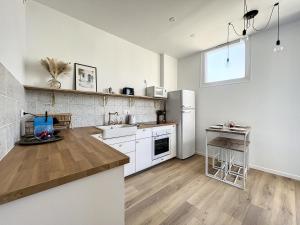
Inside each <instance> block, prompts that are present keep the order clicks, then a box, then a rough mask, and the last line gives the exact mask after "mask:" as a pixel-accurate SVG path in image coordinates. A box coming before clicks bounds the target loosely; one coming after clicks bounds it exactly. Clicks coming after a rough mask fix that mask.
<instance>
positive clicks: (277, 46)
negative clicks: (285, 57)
mask: <svg viewBox="0 0 300 225" xmlns="http://www.w3.org/2000/svg"><path fill="white" fill-rule="evenodd" d="M283 49H284V47H283V46H282V45H281V44H280V40H277V41H276V44H275V46H274V49H273V51H274V52H281V51H283Z"/></svg>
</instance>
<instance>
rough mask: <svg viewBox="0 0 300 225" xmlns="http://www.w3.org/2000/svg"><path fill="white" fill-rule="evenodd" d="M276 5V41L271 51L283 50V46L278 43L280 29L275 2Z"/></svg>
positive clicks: (277, 4)
mask: <svg viewBox="0 0 300 225" xmlns="http://www.w3.org/2000/svg"><path fill="white" fill-rule="evenodd" d="M275 5H276V6H278V7H277V41H276V43H275V46H274V49H273V51H274V52H281V51H283V49H284V47H283V46H282V45H281V43H280V39H279V31H280V25H279V24H280V23H279V3H276V4H275Z"/></svg>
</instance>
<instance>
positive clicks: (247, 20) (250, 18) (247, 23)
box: [227, 0, 284, 62]
mask: <svg viewBox="0 0 300 225" xmlns="http://www.w3.org/2000/svg"><path fill="white" fill-rule="evenodd" d="M276 7H277V41H276V43H275V47H274V52H280V51H282V50H283V49H284V48H283V46H282V45H281V42H280V39H279V30H280V29H279V28H280V23H279V17H280V12H279V2H276V3H275V4H274V5H273V7H272V11H271V14H270V16H269V19H268V21H267V23H266V25H265V26H264V27H263V28H260V29H259V28H257V27H255V17H256V16H257V15H258V13H259V11H258V10H257V9H253V10H250V11H248V6H247V0H244V8H243V11H244V15H243V22H244V28H243V31H242V32H241V33H239V32H237V30H236V29H235V26H234V25H233V23H231V22H230V23H228V27H227V44H229V28H230V27H231V28H232V29H233V31H234V33H235V34H236V35H237V36H238V37H240V38H241V39H242V40H245V41H247V40H248V38H249V37H248V30H249V29H250V27H252V29H253V31H255V32H257V31H263V30H267V29H268V28H269V25H270V22H271V19H272V16H273V12H274V9H275V8H276ZM227 62H229V48H228V54H227Z"/></svg>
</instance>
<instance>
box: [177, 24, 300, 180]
mask: <svg viewBox="0 0 300 225" xmlns="http://www.w3.org/2000/svg"><path fill="white" fill-rule="evenodd" d="M299 37H300V21H298V22H293V23H290V24H286V25H284V26H282V27H281V41H282V44H283V45H284V47H285V50H284V51H283V52H282V53H280V54H274V53H273V51H272V49H273V45H274V42H275V41H276V30H275V29H272V30H270V31H267V32H260V33H257V34H255V35H253V36H252V37H251V39H250V41H251V81H250V82H247V83H240V84H232V85H224V86H216V87H201V88H200V86H199V84H200V74H201V65H200V63H201V53H199V54H195V55H192V56H189V57H187V58H183V59H180V60H179V65H178V70H179V71H178V73H179V75H178V86H179V88H181V89H192V90H195V91H196V92H197V116H196V117H197V119H196V120H197V121H196V122H197V125H196V126H197V128H196V131H197V134H196V136H197V141H196V144H197V150H198V151H203V150H204V146H205V145H204V144H205V142H204V135H205V133H204V130H205V128H207V127H208V126H210V125H212V124H215V123H218V122H226V121H228V120H235V121H238V122H240V123H243V124H247V125H250V126H252V133H251V141H252V142H251V149H250V164H251V165H252V166H253V167H255V168H258V169H263V170H266V171H269V172H273V173H277V174H281V175H285V176H289V177H293V178H297V179H300V167H299V162H298V161H299V158H300V151H299V150H300V147H299V146H300V145H299V143H298V140H299V134H300V126H299V125H300V104H299V99H300V88H299V84H300V61H299V59H300V44H299Z"/></svg>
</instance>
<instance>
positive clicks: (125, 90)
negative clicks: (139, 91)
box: [122, 87, 134, 95]
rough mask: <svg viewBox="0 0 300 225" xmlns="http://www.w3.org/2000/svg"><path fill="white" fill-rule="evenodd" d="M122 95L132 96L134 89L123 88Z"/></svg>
mask: <svg viewBox="0 0 300 225" xmlns="http://www.w3.org/2000/svg"><path fill="white" fill-rule="evenodd" d="M122 94H123V95H134V89H133V88H130V87H124V88H123V92H122Z"/></svg>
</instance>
